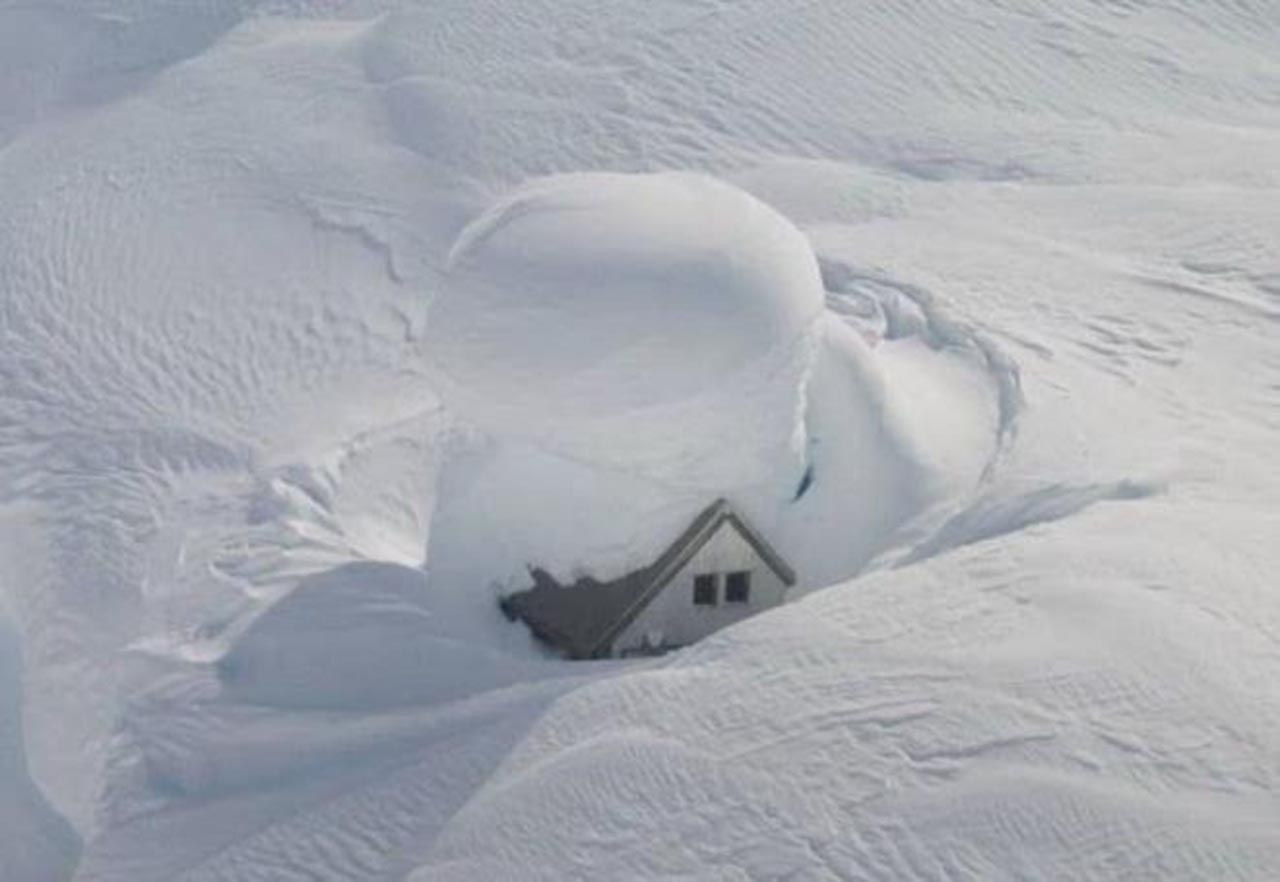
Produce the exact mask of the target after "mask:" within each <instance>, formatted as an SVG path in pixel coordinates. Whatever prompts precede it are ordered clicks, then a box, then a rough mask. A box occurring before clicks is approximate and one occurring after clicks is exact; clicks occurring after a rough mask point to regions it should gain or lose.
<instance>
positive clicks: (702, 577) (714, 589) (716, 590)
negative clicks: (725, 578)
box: [693, 573, 720, 607]
mask: <svg viewBox="0 0 1280 882" xmlns="http://www.w3.org/2000/svg"><path fill="white" fill-rule="evenodd" d="M708 586H709V587H710V600H707V599H704V598H705V597H706V596H707V595H705V594H704V592H703V590H702V589H704V588H706V587H708ZM693 605H694V606H709V607H716V606H719V605H720V574H719V573H695V574H694V576H693Z"/></svg>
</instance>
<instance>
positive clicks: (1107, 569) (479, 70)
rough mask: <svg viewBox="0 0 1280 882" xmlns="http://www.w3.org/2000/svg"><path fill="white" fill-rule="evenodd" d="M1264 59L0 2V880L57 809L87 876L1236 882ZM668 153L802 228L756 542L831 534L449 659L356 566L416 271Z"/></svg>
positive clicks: (410, 535) (421, 17)
mask: <svg viewBox="0 0 1280 882" xmlns="http://www.w3.org/2000/svg"><path fill="white" fill-rule="evenodd" d="M1277 59H1280V10H1278V9H1277V7H1276V6H1275V4H1273V3H1270V2H1267V0H1256V2H1234V3H1225V2H1200V0H1197V2H1192V0H1168V2H1162V3H1097V2H1087V0H1073V2H1065V3H1061V2H1060V3H1047V2H1037V0H1001V2H995V0H968V2H964V3H919V4H902V3H887V2H886V3H876V2H870V0H867V2H858V3H840V2H834V0H832V2H819V3H812V2H809V3H778V2H772V0H771V2H763V0H761V2H742V3H734V4H721V3H715V2H697V0H660V2H655V3H650V4H646V5H645V9H644V11H643V13H638V12H637V10H636V7H635V4H632V3H624V2H621V0H617V2H606V3H599V2H590V3H588V2H585V0H581V2H575V0H555V2H552V0H535V2H528V3H520V4H512V3H507V2H499V0H487V2H486V0H480V2H475V0H468V2H444V3H439V2H434V3H415V2H411V0H404V2H385V3H382V2H373V0H370V2H363V3H341V2H337V0H333V2H323V0H316V2H308V0H296V2H264V3H251V2H233V0H226V2H204V3H189V4H188V3H180V4H174V3H169V2H161V0H94V2H92V3H86V4H76V5H75V6H63V5H60V4H52V3H50V4H28V3H17V2H11V3H0V202H2V204H3V206H4V208H3V210H2V211H0V567H2V569H0V591H3V592H5V597H6V604H7V606H8V608H9V609H11V615H10V618H12V620H13V625H14V627H13V628H12V631H13V634H14V638H13V639H8V638H5V639H4V640H3V641H0V642H3V644H4V646H5V647H6V648H11V649H13V650H15V651H16V652H15V653H11V655H14V656H15V657H16V654H17V653H20V656H21V659H22V663H21V665H19V664H17V663H15V662H7V661H6V662H0V698H3V697H4V696H5V695H10V694H13V693H12V690H9V691H6V690H7V689H9V687H8V686H6V685H5V683H8V682H11V681H12V679H13V677H14V675H15V673H16V672H17V671H18V670H21V676H22V683H21V690H22V692H21V699H22V700H21V714H20V715H18V714H17V713H16V712H15V711H12V710H9V711H8V712H7V713H8V716H7V717H6V719H7V720H11V721H15V720H16V719H19V718H20V719H21V727H22V737H19V736H18V734H17V725H18V724H17V723H16V722H14V723H12V724H11V725H9V726H6V725H5V724H4V721H3V720H0V769H3V770H4V773H3V774H4V775H5V777H4V782H5V783H6V788H5V790H4V793H5V794H6V795H9V794H11V793H17V794H18V797H17V798H16V799H10V800H6V801H5V802H4V808H3V810H4V811H5V812H6V813H7V814H6V815H5V817H6V821H5V823H4V826H3V828H2V831H0V858H3V860H0V878H4V879H5V882H8V879H9V878H18V879H26V878H41V876H42V875H43V876H44V877H47V878H57V877H58V876H59V875H61V874H63V873H64V871H65V866H66V863H67V861H68V859H70V858H71V857H73V856H74V852H75V839H76V837H75V836H73V835H71V834H70V833H68V832H67V831H66V829H65V826H63V825H62V824H60V823H59V822H58V821H57V819H56V818H53V816H51V814H50V811H56V812H58V813H60V814H61V815H62V816H64V817H65V818H66V819H68V821H69V822H70V824H71V825H72V826H74V828H75V830H76V831H77V833H78V834H79V836H80V837H81V838H82V839H83V840H84V842H85V849H84V854H83V857H82V859H81V861H80V864H79V869H78V875H79V877H80V878H85V879H130V880H137V879H156V880H171V879H178V878H185V879H212V878H226V879H254V878H264V879H266V878H289V877H290V876H295V877H305V878H325V879H403V878H408V877H410V876H416V878H418V879H436V878H475V877H477V876H479V875H488V876H491V877H493V878H519V879H524V878H530V877H532V878H583V879H593V878H652V877H671V876H684V877H694V878H726V879H730V878H757V879H770V878H778V877H785V876H786V875H788V874H791V875H794V876H796V877H798V878H920V879H942V878H1025V877H1027V876H1034V875H1041V876H1047V877H1054V876H1057V877H1070V878H1160V879H1168V878H1212V879H1220V878H1249V879H1260V880H1261V879H1270V878H1274V877H1275V876H1276V874H1277V870H1278V869H1280V868H1278V867H1277V855H1278V854H1280V834H1278V833H1277V831H1278V830H1280V809H1278V808H1277V798H1276V791H1277V782H1278V780H1280V742H1278V741H1277V735H1276V732H1277V731H1280V729H1278V727H1277V723H1280V719H1278V717H1280V709H1278V708H1277V693H1276V690H1275V689H1274V686H1273V684H1274V682H1275V679H1276V676H1277V674H1280V646H1278V645H1277V644H1278V641H1280V602H1278V601H1277V599H1276V596H1275V592H1274V590H1273V589H1274V585H1275V573H1276V572H1277V571H1278V570H1280V557H1278V553H1277V551H1276V549H1275V547H1274V544H1275V543H1274V541H1273V540H1272V538H1271V537H1273V536H1275V535H1276V534H1277V528H1280V524H1278V523H1277V510H1278V509H1280V476H1278V475H1277V472H1276V469H1275V465H1274V462H1275V454H1274V450H1275V449H1276V445H1277V440H1278V436H1280V343H1278V342H1277V340H1278V339H1280V338H1278V337H1277V333H1276V331H1277V324H1278V323H1280V246H1278V245H1277V243H1278V242H1280V199H1277V193H1276V189H1277V186H1278V184H1280V125H1278V124H1280V61H1277ZM666 169H675V170H689V169H696V170H701V171H710V172H713V173H716V174H717V175H719V176H721V177H723V178H726V179H728V180H730V181H732V182H734V183H736V184H737V185H739V186H741V187H743V188H745V189H747V190H748V191H750V192H751V193H753V194H755V195H756V196H757V197H759V198H760V199H761V200H763V201H764V202H765V203H766V204H768V205H770V206H772V207H773V208H774V209H776V210H777V211H778V212H780V213H781V214H782V215H783V216H784V217H786V218H788V219H789V220H790V222H792V223H794V224H796V225H797V226H799V227H800V229H801V230H802V231H803V232H804V233H805V234H806V236H807V238H808V240H809V243H810V245H811V247H812V248H813V249H814V250H815V251H816V253H817V256H818V260H819V265H820V267H821V271H822V281H823V284H824V285H825V288H826V300H827V307H828V312H829V315H828V316H827V317H826V318H824V319H823V323H824V326H825V330H824V331H823V333H824V334H827V335H829V336H830V338H831V339H832V341H834V342H832V344H831V345H830V346H829V347H828V350H827V351H828V352H829V353H830V357H829V359H828V360H827V361H825V362H823V363H821V364H818V365H815V368H814V371H813V373H812V376H811V377H810V378H809V388H810V395H811V396H813V397H814V399H815V400H821V401H823V402H827V404H826V405H825V406H823V407H819V408H814V409H809V410H807V411H806V415H805V431H806V433H807V434H808V436H809V437H810V438H811V439H813V440H812V443H811V445H810V447H811V449H810V450H809V451H808V455H809V457H810V460H811V462H812V463H813V464H814V465H815V470H814V475H815V481H814V483H813V484H812V487H811V488H810V489H809V490H808V492H807V493H806V494H805V495H804V496H803V497H802V498H801V499H800V500H798V501H797V503H796V504H795V505H794V506H791V507H789V509H788V513H787V517H786V518H785V519H780V522H779V524H778V535H779V542H780V544H783V545H785V546H786V547H787V548H788V550H789V552H790V553H791V554H792V555H794V556H796V557H797V558H802V559H804V560H806V561H811V562H814V565H813V568H812V570H811V571H810V574H811V578H812V581H813V583H814V585H815V586H817V585H822V584H825V583H829V582H835V581H842V582H844V580H845V579H847V577H849V576H851V575H853V574H854V572H855V571H858V570H860V569H861V568H862V567H864V565H865V564H866V563H867V560H868V559H869V558H871V557H873V556H874V557H875V558H876V561H875V563H874V564H872V566H871V567H870V570H871V573H870V575H867V576H864V577H861V578H858V579H855V580H853V581H851V582H844V584H841V585H839V586H837V587H834V588H829V589H827V590H824V591H821V592H818V593H816V594H814V595H813V596H811V597H808V598H806V599H804V600H803V601H801V602H800V603H797V604H795V605H793V606H791V607H788V608H786V609H783V610H780V611H777V612H776V613H773V614H770V615H766V616H763V617H760V618H759V619H757V620H755V621H753V622H751V623H749V624H747V625H745V626H744V627H740V628H737V629H734V630H732V631H730V632H728V633H726V634H724V635H721V636H720V637H717V638H716V639H715V640H713V641H711V642H708V643H707V644H705V645H704V646H700V647H698V648H696V649H694V650H692V651H689V652H686V653H683V654H680V655H678V656H675V657H672V658H670V659H667V660H664V661H663V662H662V663H660V664H657V665H649V666H639V667H635V666H612V665H602V666H587V667H586V668H585V669H583V668H582V667H580V666H566V665H563V664H559V663H557V662H555V661H552V660H546V659H539V658H537V657H536V656H535V655H534V654H533V653H532V651H531V650H530V648H529V647H528V646H526V645H523V644H522V642H521V641H522V640H523V636H522V635H521V634H520V633H519V632H518V631H515V632H511V633H507V634H506V635H505V636H504V637H503V638H502V639H503V640H506V641H508V645H507V646H506V647H505V648H503V649H501V651H500V654H501V663H499V664H495V665H494V666H492V667H489V668H485V667H484V666H483V665H476V664H475V663H474V662H475V659H476V658H477V655H479V656H485V654H486V652H485V648H484V647H482V648H481V650H480V651H478V650H477V648H476V645H475V643H476V641H477V640H481V639H485V637H484V636H483V635H489V636H492V635H491V634H490V631H489V630H485V631H483V632H481V631H479V630H469V631H467V632H466V634H465V635H464V634H462V633H457V634H448V633H447V632H448V629H444V631H443V632H442V630H441V629H439V628H437V627H436V626H437V624H438V622H436V623H433V622H431V619H430V611H431V610H432V609H434V608H436V607H433V606H432V604H434V603H437V602H438V600H437V599H436V598H434V597H432V596H430V595H428V596H426V597H425V598H412V599H411V600H407V599H406V597H405V596H403V595H402V594H401V593H400V588H401V587H403V585H404V584H410V583H411V582H412V577H410V576H408V575H405V574H404V573H402V572H401V571H399V570H395V572H401V575H402V576H403V577H404V578H403V579H401V578H400V577H395V578H392V577H388V579H389V581H385V582H384V581H382V580H380V579H377V580H372V581H370V580H369V579H368V578H367V576H368V571H363V570H361V569H360V568H358V567H357V568H356V569H355V570H352V569H349V568H348V566H349V565H350V564H352V563H353V562H362V561H376V562H379V563H380V564H383V565H394V566H400V567H410V568H417V567H419V566H421V565H422V564H423V563H426V565H427V568H428V571H429V570H430V567H431V562H430V561H429V560H426V559H425V558H426V555H425V549H426V548H427V547H428V546H429V545H430V543H431V542H432V518H433V513H434V510H435V505H436V498H437V493H454V492H458V490H459V487H460V486H461V487H463V488H464V489H465V486H466V484H467V480H466V479H467V474H466V473H465V470H453V471H449V469H448V468H447V467H446V468H445V470H444V472H445V473H443V474H442V473H441V472H442V464H445V463H448V462H449V457H450V452H451V451H453V450H455V449H456V445H457V444H458V443H459V442H460V441H462V442H466V441H467V439H468V437H469V436H468V431H469V430H468V429H467V428H466V427H465V426H463V425H460V424H459V423H458V419H457V416H456V415H455V414H454V413H453V411H452V409H451V408H448V407H443V406H442V405H441V401H440V399H439V397H438V384H437V382H436V378H435V376H433V371H434V366H433V364H432V357H431V352H430V351H429V345H428V340H427V337H428V333H427V330H428V327H429V324H430V319H429V314H430V308H431V304H432V301H433V299H434V298H435V296H436V294H437V293H438V292H440V291H441V290H445V289H446V287H447V285H448V280H447V277H446V270H447V255H448V252H449V249H450V248H451V247H452V246H453V244H454V242H455V240H456V237H457V235H458V233H459V232H460V231H461V230H462V229H463V228H464V227H465V225H466V224H467V223H468V222H469V221H470V220H472V219H473V218H475V217H477V216H478V215H480V214H481V213H482V212H483V211H484V210H485V208H486V207H487V206H488V205H490V204H491V203H492V201H493V200H494V199H495V198H498V197H499V195H500V194H502V193H504V192H507V191H508V190H509V188H510V187H511V186H513V185H515V184H517V183H518V182H520V181H522V180H524V179H526V178H529V177H532V176H537V175H544V174H548V173H556V172H577V171H590V170H611V171H649V170H666ZM571 244H572V243H566V244H565V246H564V247H565V248H566V250H567V249H568V248H569V247H570V245H571ZM851 334H855V335H857V336H858V337H859V338H860V339H861V340H862V341H864V342H861V343H860V342H856V341H853V340H852V338H851V337H850V336H849V335H851ZM841 341H843V342H841ZM866 344H869V345H866ZM869 366H873V367H874V370H867V368H868V367H869ZM874 373H879V374H882V375H883V376H884V378H885V382H884V384H883V386H882V387H880V386H876V385H874V384H872V385H868V384H866V383H864V382H862V380H863V379H864V378H866V377H867V376H871V375H872V374H874ZM867 414H872V415H874V418H873V419H867V418H866V415H867ZM868 423H870V425H868ZM885 451H890V452H891V453H892V454H893V458H892V459H890V460H886V459H885V457H884V455H883V454H884V452H885ZM872 466H877V468H872ZM878 466H884V468H879V467H878ZM511 467H512V468H515V469H517V470H520V469H522V468H523V466H522V465H521V462H520V458H519V457H518V456H517V457H516V458H515V459H514V460H512V466H511ZM851 473H852V474H866V475H868V478H867V479H866V480H865V481H863V482H855V484H854V485H853V486H845V485H843V484H842V483H841V482H839V481H833V480H830V477H831V476H832V475H833V474H834V475H841V474H845V475H847V474H851ZM499 483H500V482H499ZM473 486H479V485H473ZM437 488H439V489H437ZM925 508H928V510H927V511H922V509H925ZM907 519H910V522H909V523H907V524H905V525H902V522H903V521H904V520H907ZM900 525H901V529H898V527H899V526H900ZM890 528H892V530H893V532H889V529H890ZM361 573H363V575H360V574H361ZM357 576H358V578H355V577H357ZM345 577H353V578H352V581H345ZM397 579H399V581H396V580H397ZM317 586H320V590H317ZM397 586H400V587H397ZM419 601H420V602H419ZM277 602H278V603H277ZM391 622H394V623H395V624H394V625H391ZM351 623H357V625H356V626H352V627H350V628H349V629H348V633H347V634H346V635H345V637H344V641H345V642H344V641H338V642H336V643H330V642H329V641H328V640H326V638H325V636H324V635H325V632H326V631H327V630H331V629H332V630H338V631H342V630H344V626H348V625H350V624H351ZM384 623H385V624H386V625H387V627H383V624H384ZM486 628H487V625H486ZM361 632H363V633H366V634H368V635H370V636H369V637H368V639H367V640H361V639H360V637H359V635H360V633H361ZM450 636H455V637H459V638H463V637H465V638H468V639H466V641H465V642H462V641H459V642H458V645H457V646H456V647H455V649H456V650H457V651H456V653H454V652H452V651H451V650H450V647H449V639H448V638H449V637H450ZM419 637H421V638H422V640H423V643H425V644H427V645H429V646H430V647H431V648H432V652H425V651H424V652H422V653H421V654H418V653H417V652H416V649H415V647H417V646H418V645H419V644H418V642H417V640H418V638H419ZM473 637H474V639H470V638H473ZM339 647H342V652H341V653H340V654H339V653H338V652H337V649H338V648H339ZM276 648H278V650H279V653H280V654H279V655H275V656H273V652H275V651H276ZM326 655H329V656H340V657H335V658H333V659H330V660H329V663H330V664H332V665H333V667H330V668H325V669H324V670H326V671H328V672H329V674H330V676H328V677H326V678H325V679H324V680H323V682H320V683H317V682H316V681H315V680H312V681H310V682H308V679H307V672H309V671H312V670H315V669H316V664H317V663H318V662H319V661H323V660H326V658H325V657H326ZM7 657H8V656H7ZM219 659H223V660H224V661H223V664H222V665H221V667H219V666H217V665H215V664H214V663H215V662H216V661H218V660H219ZM513 659H514V661H512V660H513ZM236 660H240V662H241V664H240V666H237V664H236ZM490 660H492V659H490ZM343 662H346V663H347V664H346V665H345V666H344V664H343ZM384 667H386V668H390V667H394V668H395V670H394V671H392V670H388V671H387V672H386V676H385V677H384V676H380V675H381V674H382V671H380V670H379V669H380V668H384ZM406 672H410V673H409V674H407V673H406ZM463 672H465V673H466V674H467V675H468V677H462V676H460V674H461V673H463ZM411 674H416V675H419V676H420V677H421V678H422V679H423V680H424V681H426V682H425V683H423V684H422V685H421V688H420V691H419V684H418V683H417V682H415V680H414V676H411ZM5 677H8V678H9V679H8V680H5V679H4V678H5ZM583 679H585V680H589V681H591V683H590V685H585V686H584V685H583V683H582V680H583ZM468 682H469V683H470V684H471V685H470V686H469V687H466V684H467V683H468ZM370 683H374V684H378V685H379V687H380V689H381V691H379V690H378V689H373V690H370V689H369V684H370ZM437 686H439V687H442V689H443V692H442V691H437V689H436V687H437ZM464 687H465V688H470V689H475V690H476V691H475V692H474V693H473V694H471V695H470V696H469V697H465V698H458V696H459V692H460V691H465V689H464ZM580 687H581V688H580ZM451 689H452V690H455V691H450V690H451ZM15 697H16V696H15ZM444 699H449V700H444ZM454 699H457V700H454ZM432 702H435V703H432ZM284 705H288V706H284ZM28 782H31V783H28ZM9 784H12V787H9V786H8V785H9ZM37 788H38V790H40V791H43V795H41V793H39V792H38V791H37ZM28 830H34V831H44V833H43V834H41V835H40V836H36V837H34V838H33V837H29V836H27V835H26V834H25V833H18V832H13V831H28ZM37 842H39V843H43V845H41V846H39V847H33V845H32V844H33V843H37ZM20 849H21V850H20ZM19 861H21V863H19ZM18 867H20V868H21V869H15V868H18ZM15 874H17V875H16V876H15Z"/></svg>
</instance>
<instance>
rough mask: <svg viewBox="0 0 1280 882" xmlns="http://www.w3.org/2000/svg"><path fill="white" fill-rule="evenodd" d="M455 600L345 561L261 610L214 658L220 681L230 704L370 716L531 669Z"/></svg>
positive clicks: (399, 569) (372, 566)
mask: <svg viewBox="0 0 1280 882" xmlns="http://www.w3.org/2000/svg"><path fill="white" fill-rule="evenodd" d="M461 599H465V598H461ZM459 600H460V597H459V595H458V594H457V593H454V594H440V593H439V592H431V591H429V590H428V588H427V581H426V578H425V576H424V575H423V573H422V572H421V571H419V570H414V569H410V568H408V567H403V566H398V565H395V564H384V563H368V562H362V563H351V564H345V565H343V566H339V567H336V568H334V569H331V570H326V571H324V572H321V573H318V574H316V575H314V576H310V577H308V578H305V579H303V580H302V581H301V582H299V584H298V585H297V587H296V588H294V589H293V591H292V592H290V594H289V595H288V596H287V597H285V598H284V599H283V600H281V601H280V602H279V603H277V604H276V605H274V606H272V607H271V608H270V609H268V610H267V611H266V612H265V613H263V615H262V616H261V617H260V618H258V619H257V620H256V621H254V622H253V623H252V624H251V625H250V626H249V627H248V629H247V630H246V631H245V633H244V634H242V635H241V636H240V637H239V639H237V640H236V642H235V643H234V645H233V646H232V647H231V649H230V650H229V651H228V652H227V653H226V655H224V656H223V657H222V658H221V659H220V660H219V663H218V670H219V675H220V678H221V680H222V683H223V685H224V686H225V687H226V690H227V693H228V695H229V697H230V698H232V699H233V700H239V701H248V702H253V703H259V704H270V705H275V706H277V707H287V708H341V709H346V710H350V709H353V708H358V709H365V710H368V709H374V708H384V707H395V706H398V705H406V704H414V703H418V704H422V703H434V702H440V701H445V700H448V699H450V698H458V697H461V696H465V695H470V694H472V693H475V692H480V691H484V690H486V689H494V688H497V687H499V686H506V685H509V684H510V683H512V682H515V681H517V680H520V679H525V678H527V677H529V676H530V675H532V674H533V673H535V672H536V671H537V668H536V667H535V666H533V665H530V664H527V663H526V664H522V663H521V662H519V661H517V660H516V659H514V658H512V657H511V656H509V655H505V654H503V653H501V652H499V651H497V650H496V649H494V648H491V647H492V644H493V643H494V641H493V639H492V636H491V633H490V631H491V629H487V628H485V627H484V623H485V622H486V621H487V620H488V619H489V617H490V615H489V614H491V611H490V610H487V609H482V610H477V609H476V607H475V605H474V604H466V605H464V606H462V607H461V608H459ZM477 614H478V618H479V620H480V621H479V623H477V621H476V619H477Z"/></svg>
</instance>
